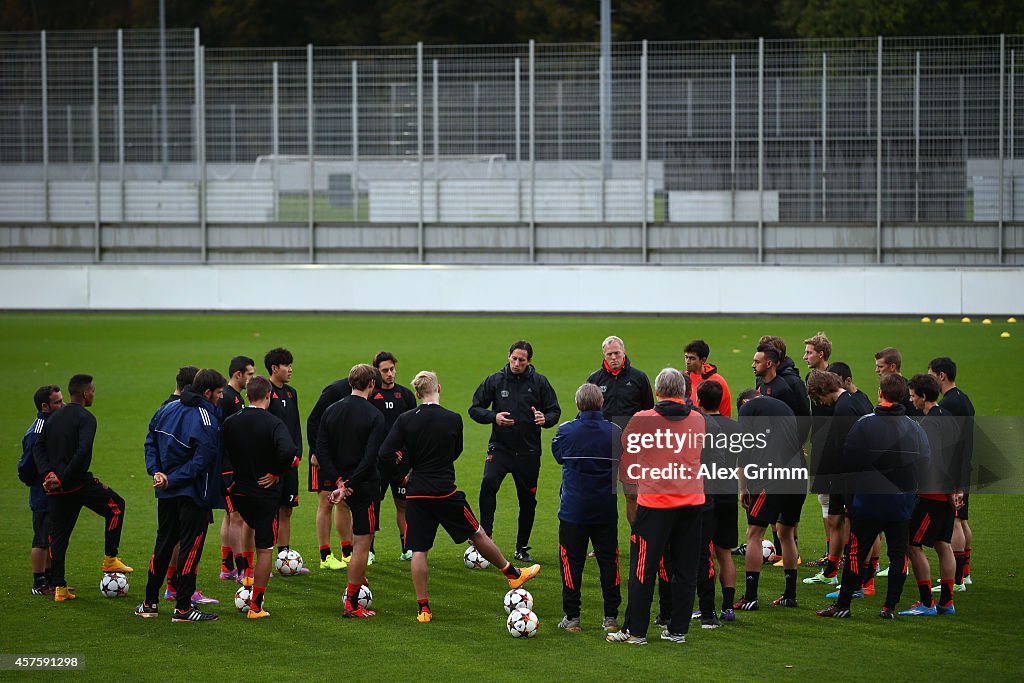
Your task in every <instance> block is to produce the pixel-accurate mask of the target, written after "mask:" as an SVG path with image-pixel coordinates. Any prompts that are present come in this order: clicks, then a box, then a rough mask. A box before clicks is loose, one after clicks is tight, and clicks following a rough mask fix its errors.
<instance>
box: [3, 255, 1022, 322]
mask: <svg viewBox="0 0 1024 683" xmlns="http://www.w3.org/2000/svg"><path fill="white" fill-rule="evenodd" d="M241 281H245V282H259V283H260V285H261V286H260V287H259V290H258V294H257V293H256V292H254V290H253V289H252V288H251V287H239V286H238V283H239V282H241ZM40 282H45V283H46V285H45V286H39V285H38V283H40ZM382 288H383V289H382ZM498 293H503V296H502V297H501V302H502V303H501V304H499V303H498V300H497V298H496V294H498ZM1022 293H1024V268H970V269H956V268H908V267H894V266H876V267H846V268H815V267H772V268H765V267H744V266H735V267H722V268H713V267H707V268H684V267H651V266H639V267H633V266H601V267H588V266H579V267H573V266H502V265H494V266H486V267H484V266H372V265H366V266H303V265H297V266H259V265H253V266H228V265H225V266H198V265H196V266H189V265H182V266H131V265H117V266H114V265H99V266H5V267H3V268H0V309H7V310H222V311H229V310H230V311H249V310H269V311H381V310H390V311H414V312H425V311H443V312H475V311H498V310H501V309H503V308H504V306H506V305H508V306H511V307H513V309H514V310H515V312H522V313H527V312H543V313H550V312H574V313H616V312H631V313H665V314H683V313H729V314H850V315H923V314H929V315H947V316H960V315H983V314H988V315H1017V314H1020V313H1021V312H1022V308H1024V303H1022V302H1024V297H1022V296H1021V294H1022Z"/></svg>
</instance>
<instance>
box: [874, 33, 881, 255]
mask: <svg viewBox="0 0 1024 683" xmlns="http://www.w3.org/2000/svg"><path fill="white" fill-rule="evenodd" d="M876 70H877V71H876V74H875V78H876V79H877V80H876V82H875V91H876V94H875V117H876V119H875V157H876V158H875V263H881V262H882V36H878V60H877V67H876Z"/></svg>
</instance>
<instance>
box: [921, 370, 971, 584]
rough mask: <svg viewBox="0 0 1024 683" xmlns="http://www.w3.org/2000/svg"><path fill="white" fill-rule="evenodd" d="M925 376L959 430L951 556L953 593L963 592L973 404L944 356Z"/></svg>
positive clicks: (968, 552)
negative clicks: (958, 497)
mask: <svg viewBox="0 0 1024 683" xmlns="http://www.w3.org/2000/svg"><path fill="white" fill-rule="evenodd" d="M928 374H930V375H933V376H934V377H935V379H937V380H938V382H939V388H940V389H941V390H942V400H941V401H939V405H940V406H942V409H943V410H945V411H946V412H948V413H949V414H950V415H953V416H954V417H956V418H957V422H958V424H959V427H960V442H959V447H958V457H959V459H960V464H961V467H962V469H961V471H960V482H959V485H960V486H961V487H963V493H964V498H963V505H962V506H960V507H959V508H958V509H957V511H956V519H955V520H954V522H953V556H954V557H956V565H957V566H956V590H957V591H958V592H959V591H965V590H967V586H968V585H969V584H971V583H972V581H971V542H972V541H973V540H974V534H973V533H972V532H971V525H970V524H968V523H967V517H968V504H969V502H970V476H971V456H972V455H973V453H974V404H973V403H971V399H970V398H968V396H967V394H965V393H964V392H963V391H962V390H961V389H960V388H959V387H958V386H957V385H956V363H954V362H953V359H951V358H947V357H945V356H942V357H939V358H934V359H932V361H931V362H930V363H928Z"/></svg>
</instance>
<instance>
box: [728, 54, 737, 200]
mask: <svg viewBox="0 0 1024 683" xmlns="http://www.w3.org/2000/svg"><path fill="white" fill-rule="evenodd" d="M736 185H737V182H736V55H735V54H731V55H729V191H730V195H731V196H730V198H729V199H730V211H729V217H730V218H731V219H732V220H736V189H737V187H736Z"/></svg>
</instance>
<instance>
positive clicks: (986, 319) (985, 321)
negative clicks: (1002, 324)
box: [981, 318, 992, 325]
mask: <svg viewBox="0 0 1024 683" xmlns="http://www.w3.org/2000/svg"><path fill="white" fill-rule="evenodd" d="M981 324H982V325H991V324H992V321H991V320H990V319H989V318H985V319H984V320H982V321H981Z"/></svg>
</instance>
